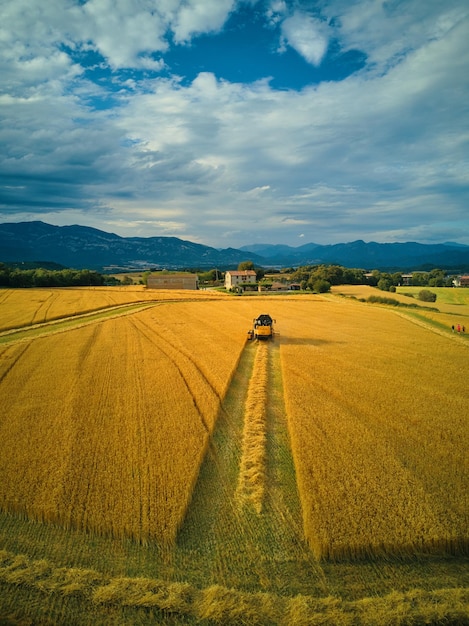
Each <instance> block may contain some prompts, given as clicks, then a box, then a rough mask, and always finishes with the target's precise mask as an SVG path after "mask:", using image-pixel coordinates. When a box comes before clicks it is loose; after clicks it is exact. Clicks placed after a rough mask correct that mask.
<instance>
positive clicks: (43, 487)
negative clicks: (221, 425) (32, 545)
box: [0, 302, 244, 542]
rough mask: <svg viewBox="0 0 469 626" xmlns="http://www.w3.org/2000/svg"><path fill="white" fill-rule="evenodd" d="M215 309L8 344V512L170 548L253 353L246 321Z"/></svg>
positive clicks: (3, 388) (3, 362) (0, 357)
mask: <svg viewBox="0 0 469 626" xmlns="http://www.w3.org/2000/svg"><path fill="white" fill-rule="evenodd" d="M214 305H215V306H214V308H213V310H211V311H210V310H209V308H208V307H207V305H206V304H202V306H198V304H197V303H191V304H190V305H188V304H183V303H181V304H179V305H178V306H177V309H174V312H173V307H172V306H171V305H170V304H168V305H167V306H166V307H165V309H164V310H163V309H159V308H158V307H155V308H153V309H151V310H149V311H145V312H142V313H140V314H137V315H134V316H132V317H122V318H118V319H113V320H108V321H106V322H102V323H95V324H90V325H88V326H86V327H84V328H79V329H76V330H71V331H69V332H67V333H65V334H60V335H51V336H46V337H42V338H41V339H37V340H35V341H31V342H27V343H24V342H23V343H17V344H13V345H10V346H6V347H3V348H2V349H1V350H0V381H1V382H0V393H1V395H2V398H3V401H2V405H1V408H0V440H1V441H2V454H1V457H0V485H1V487H0V502H1V506H2V508H3V509H6V510H8V511H14V512H17V513H20V514H24V515H28V516H31V517H32V518H34V519H40V520H43V521H49V522H54V523H57V524H60V525H62V526H64V527H67V528H80V529H84V530H88V531H93V532H98V533H107V534H110V535H112V536H115V537H122V536H130V537H133V538H135V539H137V540H139V541H142V542H145V541H147V540H148V539H150V538H153V539H156V540H158V541H171V540H172V539H173V538H174V536H175V533H176V531H177V528H178V526H179V524H180V522H181V520H182V518H183V515H184V511H185V509H186V506H187V503H188V501H189V499H190V495H191V490H192V486H193V483H194V481H195V479H196V477H197V471H198V467H199V464H200V462H201V460H202V458H203V455H204V452H205V449H206V446H207V442H208V439H209V436H210V433H211V431H212V429H213V426H214V423H215V419H216V415H217V411H218V409H219V406H220V399H221V398H222V397H223V394H224V393H225V390H226V387H227V385H228V383H229V381H230V378H231V375H232V372H233V370H234V369H235V367H236V363H237V360H238V358H239V354H240V352H241V350H242V348H243V346H244V332H243V331H244V327H243V326H242V324H243V321H244V320H243V319H242V318H241V319H240V320H239V321H238V328H236V322H234V328H236V331H235V332H230V329H227V328H224V327H223V326H221V327H220V325H219V324H218V321H219V320H220V319H223V318H224V317H226V315H227V309H226V308H224V307H223V303H221V302H216V303H214ZM214 336H217V337H219V338H220V341H219V342H217V341H213V337H214ZM208 346H210V349H208Z"/></svg>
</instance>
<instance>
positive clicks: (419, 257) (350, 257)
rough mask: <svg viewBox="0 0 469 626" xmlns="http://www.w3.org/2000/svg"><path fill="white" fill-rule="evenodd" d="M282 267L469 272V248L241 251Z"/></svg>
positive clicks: (356, 245) (361, 245) (346, 246)
mask: <svg viewBox="0 0 469 626" xmlns="http://www.w3.org/2000/svg"><path fill="white" fill-rule="evenodd" d="M241 250H243V251H244V252H246V253H249V252H250V251H252V252H255V253H257V254H259V255H262V256H263V257H264V258H265V259H268V261H269V263H271V264H275V265H281V266H284V267H286V266H290V265H293V266H296V265H317V264H322V263H325V264H337V265H342V266H344V267H357V268H363V269H380V270H392V271H405V270H417V269H421V270H425V269H432V268H435V267H438V268H441V269H456V270H460V271H469V246H464V245H461V244H453V243H444V244H422V243H416V242H407V243H375V242H369V243H365V242H364V241H361V240H358V241H352V242H350V243H338V244H333V245H324V246H322V245H319V244H316V243H309V244H305V245H303V246H299V247H297V248H294V247H290V246H277V245H269V244H255V245H252V246H243V247H242V248H241Z"/></svg>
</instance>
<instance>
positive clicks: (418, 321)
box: [391, 309, 469, 348]
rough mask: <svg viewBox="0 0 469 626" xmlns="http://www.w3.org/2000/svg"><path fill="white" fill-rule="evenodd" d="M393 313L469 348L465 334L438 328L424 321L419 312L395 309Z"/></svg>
mask: <svg viewBox="0 0 469 626" xmlns="http://www.w3.org/2000/svg"><path fill="white" fill-rule="evenodd" d="M391 312H392V313H394V314H395V315H398V316H399V317H402V318H403V319H406V320H409V321H410V322H412V323H413V324H415V325H416V326H420V327H421V328H425V329H426V330H430V331H431V332H433V333H435V334H436V335H440V336H441V337H445V338H446V339H451V340H452V341H457V342H458V343H459V344H460V345H462V346H465V347H466V348H469V343H468V342H467V340H466V339H465V338H464V336H461V335H459V334H458V333H456V332H454V333H453V332H451V329H448V330H442V329H440V328H438V327H437V326H435V325H434V324H431V323H430V322H424V321H423V320H422V319H420V318H419V317H417V316H418V313H415V312H410V311H408V312H405V313H404V312H403V311H395V310H393V309H392V310H391Z"/></svg>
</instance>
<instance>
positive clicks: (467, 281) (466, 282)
mask: <svg viewBox="0 0 469 626" xmlns="http://www.w3.org/2000/svg"><path fill="white" fill-rule="evenodd" d="M459 287H469V276H468V275H465V276H460V277H459Z"/></svg>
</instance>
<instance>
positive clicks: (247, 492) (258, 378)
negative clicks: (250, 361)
mask: <svg viewBox="0 0 469 626" xmlns="http://www.w3.org/2000/svg"><path fill="white" fill-rule="evenodd" d="M267 363H268V348H267V345H266V344H263V343H260V344H258V346H257V353H256V358H255V361H254V369H253V374H252V377H251V381H250V383H249V389H248V395H247V399H246V407H245V413H244V430H243V446H242V456H241V466H240V471H239V481H238V488H237V492H236V495H237V497H238V499H239V500H240V502H242V503H244V504H247V503H250V504H251V505H252V506H253V507H254V509H255V511H256V512H257V513H261V511H262V502H263V500H264V492H265V465H266V449H265V444H266V416H267V412H266V404H267Z"/></svg>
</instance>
